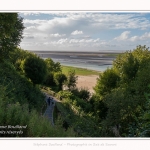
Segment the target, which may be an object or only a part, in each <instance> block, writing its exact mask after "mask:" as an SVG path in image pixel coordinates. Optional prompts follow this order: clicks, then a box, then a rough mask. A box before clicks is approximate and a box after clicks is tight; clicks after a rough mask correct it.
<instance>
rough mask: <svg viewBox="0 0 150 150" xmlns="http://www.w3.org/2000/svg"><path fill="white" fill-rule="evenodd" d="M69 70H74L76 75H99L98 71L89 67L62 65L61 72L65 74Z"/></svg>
mask: <svg viewBox="0 0 150 150" xmlns="http://www.w3.org/2000/svg"><path fill="white" fill-rule="evenodd" d="M69 70H75V73H76V75H84V76H87V75H99V73H100V72H99V71H94V70H89V69H83V68H76V67H70V66H62V72H63V73H64V74H67V73H68V71H69Z"/></svg>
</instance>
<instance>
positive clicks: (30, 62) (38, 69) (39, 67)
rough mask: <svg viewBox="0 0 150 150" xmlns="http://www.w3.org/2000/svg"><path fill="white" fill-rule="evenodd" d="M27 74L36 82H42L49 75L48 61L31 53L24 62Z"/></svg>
mask: <svg viewBox="0 0 150 150" xmlns="http://www.w3.org/2000/svg"><path fill="white" fill-rule="evenodd" d="M23 70H24V72H25V75H26V76H27V77H28V78H30V79H31V81H32V82H33V83H34V84H40V83H42V82H43V81H44V79H45V77H46V75H47V68H46V63H45V62H44V60H43V59H41V58H40V57H37V56H36V55H31V56H29V57H27V58H26V59H25V61H24V63H23Z"/></svg>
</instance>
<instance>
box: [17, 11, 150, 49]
mask: <svg viewBox="0 0 150 150" xmlns="http://www.w3.org/2000/svg"><path fill="white" fill-rule="evenodd" d="M19 14H20V16H21V17H23V18H24V20H23V22H24V26H25V27H26V28H25V30H24V34H23V36H24V38H23V40H22V42H21V44H20V46H21V48H23V49H25V50H69V51H100V50H132V49H134V48H136V46H137V45H139V44H140V45H146V46H147V47H150V13H143V12H133V13H129V12H125V13H121V12H119V13H118V12H116V13H115V12H103V13H102V12H84V11H83V12H24V13H23V12H22V13H19Z"/></svg>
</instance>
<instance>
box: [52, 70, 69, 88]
mask: <svg viewBox="0 0 150 150" xmlns="http://www.w3.org/2000/svg"><path fill="white" fill-rule="evenodd" d="M66 80H67V77H66V76H65V74H63V73H61V72H56V73H55V74H54V81H55V83H56V85H57V86H58V89H59V90H62V85H63V83H64V82H65V81H66Z"/></svg>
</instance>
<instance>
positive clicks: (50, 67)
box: [45, 58, 61, 72]
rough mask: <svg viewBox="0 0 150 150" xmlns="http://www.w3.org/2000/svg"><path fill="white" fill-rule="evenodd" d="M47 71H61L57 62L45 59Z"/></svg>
mask: <svg viewBox="0 0 150 150" xmlns="http://www.w3.org/2000/svg"><path fill="white" fill-rule="evenodd" d="M45 62H46V65H47V69H48V72H61V65H60V63H59V62H56V63H55V62H54V61H53V60H52V59H50V58H47V59H45Z"/></svg>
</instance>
